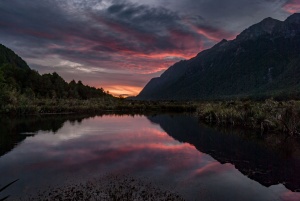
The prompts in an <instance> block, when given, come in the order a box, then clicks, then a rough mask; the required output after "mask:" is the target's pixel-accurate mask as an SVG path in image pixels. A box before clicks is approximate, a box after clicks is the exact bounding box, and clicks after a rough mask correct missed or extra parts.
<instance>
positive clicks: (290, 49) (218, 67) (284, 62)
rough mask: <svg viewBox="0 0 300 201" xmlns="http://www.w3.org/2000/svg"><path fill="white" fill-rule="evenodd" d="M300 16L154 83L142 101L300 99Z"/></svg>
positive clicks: (224, 45)
mask: <svg viewBox="0 0 300 201" xmlns="http://www.w3.org/2000/svg"><path fill="white" fill-rule="evenodd" d="M299 78H300V14H299V13H295V14H293V15H291V16H290V17H288V18H287V19H286V20H285V21H279V20H275V19H272V18H266V19H264V20H263V21H261V22H259V23H258V24H255V25H253V26H251V27H249V28H248V29H246V30H244V31H243V32H242V33H240V34H239V35H238V36H237V37H236V39H234V40H231V41H227V40H225V39H223V40H222V41H220V42H219V43H218V44H216V45H215V46H213V47H212V48H210V49H207V50H204V51H202V52H200V53H199V54H198V55H197V56H196V57H194V58H192V59H190V60H184V61H180V62H178V63H176V64H174V65H173V66H171V67H170V68H169V69H167V70H166V71H165V72H164V73H163V74H162V75H161V76H160V77H158V78H153V79H152V80H151V81H150V82H149V83H148V84H147V85H146V86H145V87H144V89H143V90H142V91H141V92H140V94H139V95H138V96H137V97H136V99H139V100H197V99H198V100H212V99H232V98H267V97H277V98H300V79H299Z"/></svg>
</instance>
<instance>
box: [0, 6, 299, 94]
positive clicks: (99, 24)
mask: <svg viewBox="0 0 300 201" xmlns="http://www.w3.org/2000/svg"><path fill="white" fill-rule="evenodd" d="M295 12H300V0H0V43H1V44H3V45H5V46H7V47H8V48H11V49H12V50H13V51H15V52H16V53H17V54H18V55H19V56H21V57H22V58H23V59H24V60H25V61H26V62H27V63H28V65H29V66H30V67H31V68H32V69H34V70H37V71H38V72H39V73H41V74H44V73H53V72H57V73H58V74H60V75H61V76H62V77H63V78H64V79H65V80H66V81H68V82H69V81H71V80H72V79H75V80H76V81H78V80H81V81H82V82H83V83H84V84H88V85H90V86H94V87H98V88H100V87H102V88H104V90H105V91H109V92H110V93H111V94H113V95H116V96H118V95H123V96H133V95H137V94H138V93H139V92H140V91H141V89H142V88H143V87H144V86H145V85H146V84H147V82H148V81H149V80H150V79H151V78H153V77H158V76H160V75H161V74H162V73H163V72H164V71H165V70H166V69H167V68H168V67H170V66H171V65H172V64H174V63H176V62H178V61H180V60H184V59H189V58H191V57H194V56H196V55H197V54H198V53H199V52H201V51H202V50H204V49H207V48H210V47H212V46H213V45H214V44H216V43H218V42H219V41H221V40H222V39H227V40H232V39H234V38H235V37H236V36H237V35H238V34H239V33H240V32H241V31H243V30H244V29H246V28H247V27H249V26H251V25H252V24H254V23H257V22H260V21H261V20H263V19H264V18H266V17H272V18H275V19H279V20H285V19H286V18H287V17H288V16H289V15H291V14H292V13H295Z"/></svg>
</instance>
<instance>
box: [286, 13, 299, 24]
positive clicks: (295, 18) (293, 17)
mask: <svg viewBox="0 0 300 201" xmlns="http://www.w3.org/2000/svg"><path fill="white" fill-rule="evenodd" d="M285 22H288V23H296V24H300V13H294V14H292V15H291V16H289V17H288V18H287V19H286V20H285Z"/></svg>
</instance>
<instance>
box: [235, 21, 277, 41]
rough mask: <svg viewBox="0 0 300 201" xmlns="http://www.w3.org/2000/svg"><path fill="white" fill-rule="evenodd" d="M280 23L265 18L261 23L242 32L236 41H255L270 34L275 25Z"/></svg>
mask: <svg viewBox="0 0 300 201" xmlns="http://www.w3.org/2000/svg"><path fill="white" fill-rule="evenodd" d="M280 23H282V22H281V21H279V20H276V19H273V18H271V17H268V18H265V19H264V20H262V21H261V22H259V23H257V24H254V25H252V26H250V27H249V28H248V29H246V30H244V31H243V32H242V33H241V34H240V35H238V37H237V39H239V40H249V39H255V38H256V37H259V36H261V35H264V34H271V33H272V32H273V29H274V27H275V26H276V25H278V24H280Z"/></svg>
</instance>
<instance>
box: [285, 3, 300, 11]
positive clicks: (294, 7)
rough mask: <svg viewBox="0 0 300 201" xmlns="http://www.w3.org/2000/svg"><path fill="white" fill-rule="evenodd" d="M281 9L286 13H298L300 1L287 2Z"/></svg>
mask: <svg viewBox="0 0 300 201" xmlns="http://www.w3.org/2000/svg"><path fill="white" fill-rule="evenodd" d="M283 9H284V10H285V11H286V12H288V13H296V12H300V1H299V0H289V1H288V2H287V3H286V4H285V5H284V6H283Z"/></svg>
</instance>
